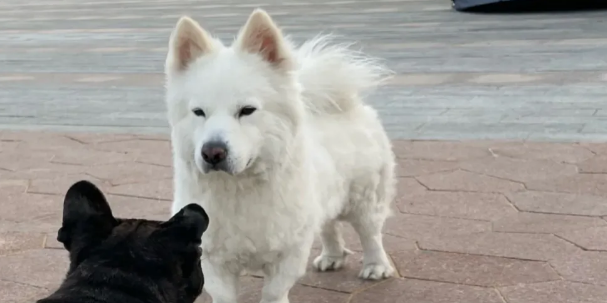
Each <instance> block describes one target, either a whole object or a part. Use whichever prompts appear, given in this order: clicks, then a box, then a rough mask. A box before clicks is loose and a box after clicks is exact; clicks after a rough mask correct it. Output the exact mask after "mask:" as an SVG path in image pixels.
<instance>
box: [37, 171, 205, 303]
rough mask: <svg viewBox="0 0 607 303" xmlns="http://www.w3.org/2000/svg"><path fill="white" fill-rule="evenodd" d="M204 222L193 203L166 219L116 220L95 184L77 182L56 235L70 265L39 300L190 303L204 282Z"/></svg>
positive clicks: (55, 302)
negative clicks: (58, 283) (51, 290)
mask: <svg viewBox="0 0 607 303" xmlns="http://www.w3.org/2000/svg"><path fill="white" fill-rule="evenodd" d="M208 224H209V218H208V216H207V214H206V212H205V211H204V209H202V207H200V206H198V205H195V204H190V205H188V206H186V207H184V208H183V209H182V210H181V211H180V212H179V213H177V214H176V215H175V216H173V217H172V218H171V219H170V220H169V221H167V222H158V221H149V220H138V219H118V218H114V216H113V215H112V210H111V209H110V206H109V205H108V203H107V201H106V199H105V197H104V195H103V193H101V191H100V190H99V189H98V188H97V187H96V186H95V185H93V184H92V183H89V182H87V181H80V182H78V183H75V184H74V185H72V187H70V189H69V190H68V192H67V194H66V197H65V202H64V206H63V226H62V227H61V229H59V233H58V236H57V239H58V240H59V241H60V242H61V243H63V245H64V246H65V248H66V249H67V250H68V251H69V255H70V268H69V270H68V273H67V276H66V278H65V280H64V281H63V284H61V286H60V287H59V289H58V290H57V291H56V292H55V293H53V294H52V295H50V296H49V297H47V298H45V299H42V300H39V301H38V303H93V302H95V303H110V302H111V303H114V302H116V303H118V302H120V303H152V302H154V303H192V302H194V301H195V300H196V298H197V297H198V296H199V295H200V294H201V292H202V287H203V285H204V276H203V274H202V269H201V267H200V257H201V253H202V251H201V249H200V237H201V236H202V233H203V232H204V231H205V230H206V229H207V227H208Z"/></svg>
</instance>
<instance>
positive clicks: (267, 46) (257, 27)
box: [236, 9, 292, 71]
mask: <svg viewBox="0 0 607 303" xmlns="http://www.w3.org/2000/svg"><path fill="white" fill-rule="evenodd" d="M236 46H237V47H238V48H240V50H242V51H245V52H248V53H252V54H259V55H260V56H261V57H262V58H263V59H264V61H266V62H268V63H270V64H271V65H272V66H273V67H275V68H277V69H279V70H285V71H288V70H290V69H291V68H292V60H291V52H290V48H289V47H288V45H287V42H286V40H285V38H284V37H283V35H282V33H281V31H280V29H279V28H278V26H276V24H275V23H274V21H272V18H271V17H270V16H269V15H268V13H266V12H265V11H264V10H262V9H256V10H254V11H253V13H251V15H250V16H249V20H247V23H246V24H245V26H244V27H243V28H242V30H241V31H240V33H239V34H238V38H237V39H236Z"/></svg>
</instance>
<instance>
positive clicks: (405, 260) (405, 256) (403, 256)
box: [389, 250, 422, 277]
mask: <svg viewBox="0 0 607 303" xmlns="http://www.w3.org/2000/svg"><path fill="white" fill-rule="evenodd" d="M421 252H422V251H420V250H410V251H401V252H396V253H389V255H390V258H391V259H392V263H393V265H394V268H395V269H396V270H397V271H398V274H399V277H402V276H403V273H404V272H403V270H404V269H405V268H406V267H407V266H408V265H409V263H411V262H413V260H415V258H416V257H417V256H418V255H419V254H420V253H421Z"/></svg>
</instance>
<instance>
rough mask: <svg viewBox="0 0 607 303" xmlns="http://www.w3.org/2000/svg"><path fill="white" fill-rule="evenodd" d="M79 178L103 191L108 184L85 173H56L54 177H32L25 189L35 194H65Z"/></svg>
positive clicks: (105, 190)
mask: <svg viewBox="0 0 607 303" xmlns="http://www.w3.org/2000/svg"><path fill="white" fill-rule="evenodd" d="M80 180H88V181H90V182H93V183H95V185H97V187H99V188H100V189H101V190H102V191H103V192H107V189H108V188H109V184H107V183H106V182H104V181H102V180H101V179H98V178H96V177H93V176H91V175H87V174H68V175H61V174H59V175H56V176H55V177H46V178H44V179H33V180H31V182H30V186H29V188H28V189H27V192H28V193H36V194H51V195H61V196H63V195H65V193H66V192H67V190H68V189H69V188H70V186H72V185H73V184H74V183H76V182H78V181H80Z"/></svg>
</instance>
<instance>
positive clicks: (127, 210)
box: [106, 195, 171, 220]
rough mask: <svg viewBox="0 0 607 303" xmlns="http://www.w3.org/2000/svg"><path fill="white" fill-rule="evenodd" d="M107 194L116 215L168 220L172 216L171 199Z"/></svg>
mask: <svg viewBox="0 0 607 303" xmlns="http://www.w3.org/2000/svg"><path fill="white" fill-rule="evenodd" d="M106 196H107V200H108V202H109V203H110V206H111V207H112V213H113V214H114V216H116V217H120V218H140V219H149V220H168V219H169V218H170V217H171V202H169V201H163V200H154V199H141V198H136V197H124V196H116V195H106Z"/></svg>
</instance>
